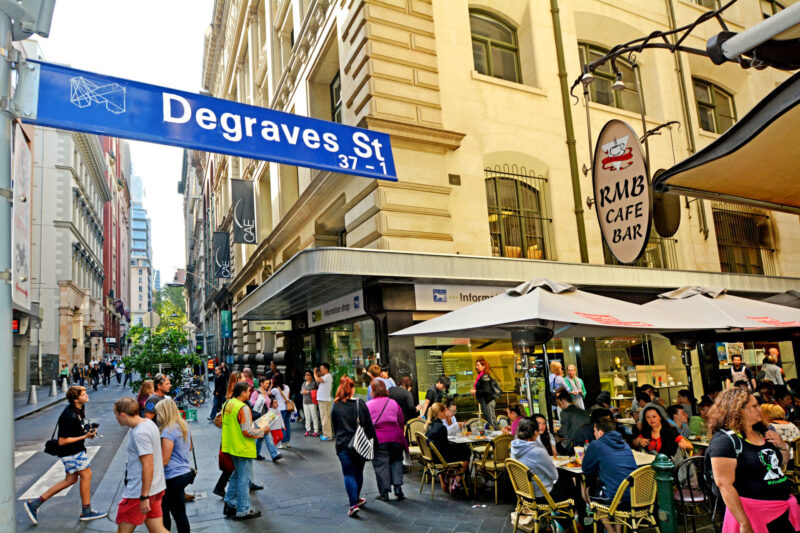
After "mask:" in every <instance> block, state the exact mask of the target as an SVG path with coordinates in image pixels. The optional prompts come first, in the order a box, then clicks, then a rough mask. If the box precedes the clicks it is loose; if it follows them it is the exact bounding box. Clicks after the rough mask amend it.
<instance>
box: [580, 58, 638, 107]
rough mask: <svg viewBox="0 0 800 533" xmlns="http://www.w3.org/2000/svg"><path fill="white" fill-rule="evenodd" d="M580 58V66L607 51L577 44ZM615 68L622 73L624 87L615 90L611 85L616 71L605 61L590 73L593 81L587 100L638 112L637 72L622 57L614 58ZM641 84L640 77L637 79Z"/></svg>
mask: <svg viewBox="0 0 800 533" xmlns="http://www.w3.org/2000/svg"><path fill="white" fill-rule="evenodd" d="M578 51H579V53H580V58H581V68H583V65H588V64H589V63H591V62H592V61H596V60H598V59H600V58H601V57H603V56H605V55H606V54H607V53H608V50H605V49H603V48H599V47H596V46H591V45H588V44H580V45H578ZM616 65H617V69H619V71H620V73H622V81H623V82H624V83H625V88H624V89H622V90H620V91H615V90H614V89H613V88H612V86H613V85H614V81H616V73H615V72H614V71H613V70H612V68H611V62H610V61H606V62H605V63H603V64H602V65H600V66H599V67H597V68H596V69H595V70H594V71H593V72H592V74H593V75H594V81H593V82H592V83H590V84H589V100H590V101H592V102H595V103H597V104H603V105H607V106H611V107H616V108H617V109H625V110H626V111H633V112H634V113H638V112H639V91H638V90H637V89H636V87H637V85H636V77H635V76H637V75H638V72H637V71H635V70H634V68H633V67H632V66H631V64H630V63H628V62H627V61H625V60H624V59H622V58H619V57H618V58H617V59H616ZM639 81H640V83H639V85H641V78H640V79H639Z"/></svg>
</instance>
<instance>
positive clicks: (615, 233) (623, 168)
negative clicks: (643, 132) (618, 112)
mask: <svg viewBox="0 0 800 533" xmlns="http://www.w3.org/2000/svg"><path fill="white" fill-rule="evenodd" d="M592 179H593V182H594V201H595V203H594V205H595V210H596V211H597V220H598V222H599V223H600V229H601V230H602V232H603V238H604V239H605V241H606V244H607V245H608V247H609V249H610V250H611V253H613V254H614V257H616V258H617V259H618V260H619V262H620V263H626V264H630V263H633V262H635V261H636V260H637V259H639V256H641V255H642V252H644V249H645V247H646V246H647V240H648V238H649V237H650V221H651V216H652V215H651V213H652V200H651V198H650V183H649V182H648V181H647V162H646V161H645V160H644V157H642V149H641V147H640V146H639V138H638V136H637V135H636V132H635V131H633V129H632V128H631V127H630V126H629V125H628V124H626V123H625V122H622V121H621V120H610V121H608V122H607V123H606V125H605V126H603V129H602V130H601V131H600V137H598V139H597V146H596V147H595V151H594V161H593V164H592Z"/></svg>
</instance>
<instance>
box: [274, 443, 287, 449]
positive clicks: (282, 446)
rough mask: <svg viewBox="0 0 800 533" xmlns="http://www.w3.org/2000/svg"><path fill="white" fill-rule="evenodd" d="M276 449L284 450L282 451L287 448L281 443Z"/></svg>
mask: <svg viewBox="0 0 800 533" xmlns="http://www.w3.org/2000/svg"><path fill="white" fill-rule="evenodd" d="M276 448H278V449H279V450H282V449H284V448H286V446H284V445H283V443H282V442H279V443H278V445H277V446H276Z"/></svg>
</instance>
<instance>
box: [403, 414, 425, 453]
mask: <svg viewBox="0 0 800 533" xmlns="http://www.w3.org/2000/svg"><path fill="white" fill-rule="evenodd" d="M405 433H406V440H407V441H408V453H409V455H411V458H412V459H418V458H419V456H420V449H419V446H418V445H417V444H416V442H417V433H423V434H424V433H425V421H424V420H422V419H421V418H412V419H411V420H409V421H408V422H406V427H405Z"/></svg>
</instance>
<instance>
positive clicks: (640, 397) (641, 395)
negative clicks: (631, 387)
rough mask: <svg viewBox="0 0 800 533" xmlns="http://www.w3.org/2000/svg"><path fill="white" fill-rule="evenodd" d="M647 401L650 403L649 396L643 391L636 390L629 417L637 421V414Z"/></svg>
mask: <svg viewBox="0 0 800 533" xmlns="http://www.w3.org/2000/svg"><path fill="white" fill-rule="evenodd" d="M648 403H650V396H648V395H647V393H646V392H644V391H637V392H636V398H635V399H634V400H633V405H631V417H632V418H633V419H634V420H636V421H637V422H638V421H639V414H640V413H641V412H642V410H643V409H644V406H645V405H647V404H648Z"/></svg>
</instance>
